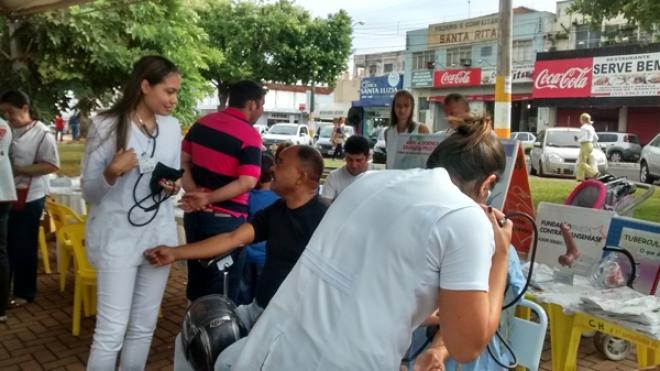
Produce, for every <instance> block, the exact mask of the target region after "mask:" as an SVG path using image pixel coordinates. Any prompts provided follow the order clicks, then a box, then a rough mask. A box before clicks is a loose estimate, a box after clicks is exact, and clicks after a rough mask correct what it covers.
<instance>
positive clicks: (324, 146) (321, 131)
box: [314, 125, 355, 156]
mask: <svg viewBox="0 0 660 371" xmlns="http://www.w3.org/2000/svg"><path fill="white" fill-rule="evenodd" d="M333 128H334V125H323V126H320V127H319V128H318V130H317V133H318V137H316V143H315V144H314V146H315V147H316V149H318V150H319V152H321V154H322V155H327V156H332V154H333V153H334V151H335V148H334V145H333V144H332V141H331V139H332V129H333ZM344 135H345V137H346V138H348V137H350V136H353V135H355V128H353V127H352V126H350V125H344Z"/></svg>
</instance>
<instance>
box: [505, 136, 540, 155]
mask: <svg viewBox="0 0 660 371" xmlns="http://www.w3.org/2000/svg"><path fill="white" fill-rule="evenodd" d="M509 139H512V140H518V141H520V144H522V146H523V149H524V150H525V153H529V152H530V151H531V150H532V145H533V144H534V141H536V135H534V134H532V133H530V132H527V131H516V132H513V133H511V136H510V137H509Z"/></svg>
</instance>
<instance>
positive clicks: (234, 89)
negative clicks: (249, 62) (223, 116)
mask: <svg viewBox="0 0 660 371" xmlns="http://www.w3.org/2000/svg"><path fill="white" fill-rule="evenodd" d="M266 92H267V90H266V89H265V88H264V87H263V86H262V85H261V84H259V83H258V82H256V81H252V80H242V81H238V82H235V83H233V84H231V85H229V103H228V105H229V107H234V108H245V106H247V103H248V102H249V101H251V100H253V101H256V102H259V101H260V100H261V98H263V97H264V96H266Z"/></svg>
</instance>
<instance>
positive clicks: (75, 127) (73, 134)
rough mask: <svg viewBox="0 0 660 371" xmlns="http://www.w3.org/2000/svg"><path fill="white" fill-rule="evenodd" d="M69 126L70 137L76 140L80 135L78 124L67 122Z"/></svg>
mask: <svg viewBox="0 0 660 371" xmlns="http://www.w3.org/2000/svg"><path fill="white" fill-rule="evenodd" d="M69 128H71V137H72V138H73V140H78V138H79V137H80V124H77V125H71V124H69Z"/></svg>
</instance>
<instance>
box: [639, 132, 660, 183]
mask: <svg viewBox="0 0 660 371" xmlns="http://www.w3.org/2000/svg"><path fill="white" fill-rule="evenodd" d="M658 179H660V134H658V135H656V136H655V138H653V140H651V141H650V142H649V144H647V145H645V146H644V148H643V149H642V155H641V157H640V160H639V180H640V181H642V182H644V183H648V184H653V182H654V181H656V180H658Z"/></svg>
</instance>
